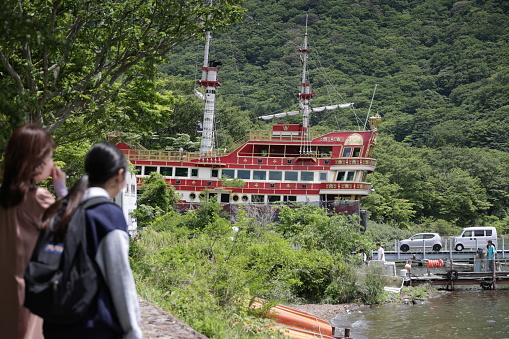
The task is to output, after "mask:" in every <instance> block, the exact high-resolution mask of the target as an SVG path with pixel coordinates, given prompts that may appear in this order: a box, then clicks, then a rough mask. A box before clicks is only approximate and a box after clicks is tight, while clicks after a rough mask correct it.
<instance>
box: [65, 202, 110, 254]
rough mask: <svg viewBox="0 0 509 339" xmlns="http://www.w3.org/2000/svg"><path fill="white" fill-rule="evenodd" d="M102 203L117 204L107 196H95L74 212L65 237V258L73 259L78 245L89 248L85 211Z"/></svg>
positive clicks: (81, 204)
mask: <svg viewBox="0 0 509 339" xmlns="http://www.w3.org/2000/svg"><path fill="white" fill-rule="evenodd" d="M101 204H115V203H114V202H112V201H111V200H110V199H108V198H106V197H94V198H90V199H87V200H85V201H84V202H82V203H80V204H79V205H78V208H77V209H76V211H75V212H74V215H73V216H72V218H71V220H70V221H69V226H68V228H67V234H66V239H65V244H66V245H65V248H64V251H65V254H66V255H64V260H66V261H67V260H73V258H74V256H75V254H76V250H77V248H78V246H80V244H81V246H83V247H84V248H87V233H86V216H85V211H86V209H88V208H91V207H93V206H97V205H101Z"/></svg>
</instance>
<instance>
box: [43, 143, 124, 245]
mask: <svg viewBox="0 0 509 339" xmlns="http://www.w3.org/2000/svg"><path fill="white" fill-rule="evenodd" d="M121 169H123V170H124V176H125V174H126V171H127V161H126V159H125V157H124V154H123V153H122V151H121V150H120V149H118V148H117V147H115V145H113V144H108V143H99V144H95V145H94V146H93V147H92V148H91V149H90V150H89V151H88V153H87V155H86V157H85V172H86V173H87V174H86V175H84V176H83V177H81V179H80V180H78V182H77V183H76V184H74V186H73V187H72V188H71V190H70V191H69V194H68V195H67V196H66V197H65V198H63V199H59V200H57V201H56V202H55V203H54V204H53V205H51V206H50V207H49V208H48V209H47V210H46V212H45V213H44V216H43V226H44V227H50V226H51V227H52V228H53V230H54V231H55V238H56V239H55V241H62V240H63V239H64V237H65V234H66V233H67V225H68V224H69V222H70V221H71V218H72V216H73V214H74V212H75V211H76V209H77V208H78V206H79V204H80V203H81V200H82V199H83V195H84V193H85V190H86V189H87V188H88V187H90V186H99V185H102V184H104V183H105V182H106V181H108V180H109V179H111V178H112V177H113V176H115V175H116V174H117V173H118V172H119V171H120V170H121ZM57 216H61V217H60V219H59V220H58V221H56V222H55V223H53V222H52V221H53V220H54V219H55V217H57Z"/></svg>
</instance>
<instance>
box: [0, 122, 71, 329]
mask: <svg viewBox="0 0 509 339" xmlns="http://www.w3.org/2000/svg"><path fill="white" fill-rule="evenodd" d="M54 148H55V141H54V140H53V138H52V137H51V136H50V135H49V133H48V132H47V131H45V130H43V129H41V128H39V127H37V126H35V125H32V124H26V125H23V126H21V127H19V128H17V129H16V130H15V131H14V132H13V133H12V135H11V137H10V139H9V142H8V144H7V147H6V150H5V154H4V160H3V175H2V181H1V184H0V331H1V332H2V337H3V338H27V339H28V338H30V339H37V338H43V336H42V319H40V318H39V317H37V316H35V315H33V314H32V313H30V311H29V310H28V309H26V308H25V307H23V302H24V297H25V281H24V279H23V273H24V271H25V268H26V265H27V262H28V260H29V259H30V256H31V254H32V251H33V249H34V246H35V243H36V241H37V237H38V235H39V230H40V229H41V227H42V226H41V225H42V224H41V218H42V215H43V213H44V211H45V210H46V209H47V208H48V207H49V206H50V205H51V204H53V203H54V202H55V199H54V198H53V196H52V195H51V193H50V192H49V191H48V190H46V189H44V188H41V187H38V186H37V183H38V182H40V181H43V180H46V179H48V178H49V177H50V176H51V177H52V179H53V185H54V187H55V190H56V192H57V195H58V196H63V195H66V194H67V190H66V189H65V173H64V172H62V170H60V169H59V168H57V167H55V166H54V164H53V149H54Z"/></svg>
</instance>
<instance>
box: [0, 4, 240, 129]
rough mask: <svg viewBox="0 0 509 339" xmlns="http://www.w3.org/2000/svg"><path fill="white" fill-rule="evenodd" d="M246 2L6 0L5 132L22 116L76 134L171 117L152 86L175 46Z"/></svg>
mask: <svg viewBox="0 0 509 339" xmlns="http://www.w3.org/2000/svg"><path fill="white" fill-rule="evenodd" d="M238 3H239V1H236V0H218V1H214V2H212V3H209V2H204V1H201V0H186V1H171V0H163V1H160V0H157V1H156V0H148V1H146V0H143V1H139V0H135V1H132V0H128V1H127V0H120V1H101V0H90V1H73V0H20V1H18V0H6V1H2V3H1V5H0V22H1V24H0V25H1V26H0V27H1V31H2V34H1V36H0V61H1V65H2V68H1V72H2V78H1V79H0V86H1V88H2V91H1V92H2V97H1V98H0V99H1V100H0V108H1V112H2V115H1V116H0V121H2V125H3V126H8V127H9V128H6V129H3V132H4V133H5V132H7V133H9V132H10V131H11V130H12V128H13V127H15V126H17V125H19V123H20V122H22V121H25V122H34V123H37V124H39V125H41V126H43V127H44V128H45V129H47V130H48V131H50V132H52V133H54V134H56V135H57V136H67V137H72V138H74V139H77V138H80V137H92V136H95V137H96V138H97V135H98V134H99V135H103V133H105V132H107V133H111V132H112V131H115V130H120V131H121V130H123V129H124V128H125V129H129V130H131V131H133V130H141V131H144V130H145V131H146V130H151V128H152V124H153V123H157V122H161V121H165V120H167V119H168V117H169V111H168V110H164V109H163V110H158V109H154V106H156V105H157V104H159V103H161V104H167V102H166V101H165V100H164V99H163V98H160V97H158V95H157V93H155V92H154V89H155V86H154V84H153V82H152V79H153V77H154V75H155V74H156V68H155V65H156V64H157V63H160V62H161V61H162V60H163V58H165V57H166V56H167V55H168V54H169V53H170V51H171V50H172V49H173V48H174V47H175V46H177V45H179V44H182V43H184V42H185V41H187V40H190V39H197V38H201V37H202V35H203V32H204V31H208V30H211V31H214V30H217V29H222V28H225V27H226V26H228V25H230V24H231V23H233V22H235V21H237V20H239V19H240V17H241V16H240V15H241V13H242V9H241V7H239V6H238ZM133 101H134V102H135V103H137V104H138V105H133V104H132V103H133ZM132 120H134V121H136V124H133V123H130V122H131V121H132ZM76 126H80V128H79V129H77V128H76ZM3 137H4V138H5V135H4V136H3Z"/></svg>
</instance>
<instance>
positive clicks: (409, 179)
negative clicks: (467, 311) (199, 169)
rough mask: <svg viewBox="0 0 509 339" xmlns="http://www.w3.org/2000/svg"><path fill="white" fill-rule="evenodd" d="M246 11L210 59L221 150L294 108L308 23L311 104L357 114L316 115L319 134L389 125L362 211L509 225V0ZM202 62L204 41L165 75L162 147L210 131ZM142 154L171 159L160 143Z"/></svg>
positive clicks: (377, 216)
mask: <svg viewBox="0 0 509 339" xmlns="http://www.w3.org/2000/svg"><path fill="white" fill-rule="evenodd" d="M244 7H245V8H246V9H247V10H246V12H245V17H244V20H243V21H242V22H241V23H239V24H236V25H235V26H232V27H230V28H228V29H227V30H225V31H222V32H219V33H216V34H214V37H213V42H212V48H211V59H217V60H221V62H222V66H220V67H219V75H220V76H221V77H222V79H223V86H222V87H221V88H220V89H219V91H218V93H219V103H218V128H219V130H220V132H219V136H220V142H222V143H228V142H231V141H233V140H236V139H238V138H240V137H241V136H243V134H244V133H245V132H247V131H248V130H249V129H252V128H254V127H255V126H257V125H258V126H257V128H258V127H263V124H264V123H262V122H260V121H258V120H257V117H258V116H260V115H264V114H272V113H276V112H282V111H286V110H293V109H295V108H296V107H297V99H296V97H295V93H297V92H298V91H299V84H300V81H301V79H300V72H301V70H300V62H299V55H298V53H295V50H296V49H297V48H299V45H300V43H301V42H302V38H303V34H304V33H305V31H306V22H307V31H308V34H309V41H310V42H309V49H310V50H311V53H310V78H311V82H312V87H313V89H314V90H315V92H316V94H317V95H318V96H317V97H316V99H315V100H314V101H313V105H314V106H320V105H323V104H330V103H344V102H354V103H355V112H352V111H350V110H342V111H330V112H327V113H320V114H315V115H313V116H312V118H311V124H312V125H313V127H312V128H320V127H321V126H326V127H328V128H334V129H348V128H351V127H357V126H359V125H360V126H362V125H363V124H364V121H365V119H366V115H367V112H368V108H369V107H370V105H372V108H371V109H372V111H376V112H379V113H380V114H381V115H382V117H383V121H382V124H381V125H380V128H379V129H380V133H381V137H380V143H379V147H378V148H377V150H376V154H375V157H377V158H378V160H379V161H378V168H377V173H376V174H374V175H373V176H372V177H371V178H370V180H371V181H372V182H373V183H374V185H375V190H376V193H374V194H372V195H370V197H368V199H366V201H365V205H366V207H368V208H369V210H370V215H371V218H372V219H373V220H376V221H379V222H390V223H395V224H399V225H402V226H408V225H410V224H411V222H420V223H425V224H426V225H432V224H433V223H436V222H437V220H438V221H440V220H445V221H446V222H447V223H449V224H452V225H459V226H465V225H469V224H473V223H488V222H498V223H501V225H503V226H505V225H506V222H504V221H503V219H504V218H506V215H507V211H508V207H509V194H508V191H509V180H508V179H507V176H506V173H508V170H509V157H508V154H507V153H506V148H507V146H508V144H509V136H508V134H507V133H506V131H505V130H506V126H507V125H508V124H509V67H508V66H509V2H506V1H496V0H473V1H450V0H364V1H360V0H282V1H274V0H272V1H271V0H269V1H261V0H247V1H246V2H245V4H244ZM202 54H203V43H197V42H193V43H188V44H185V45H183V46H182V47H181V48H179V49H178V50H175V51H174V53H173V54H172V55H170V56H169V58H168V62H167V63H165V64H163V65H161V66H160V71H161V73H163V74H165V76H164V77H163V78H164V82H165V87H166V88H167V89H171V90H172V91H173V92H174V94H178V95H177V98H178V100H177V103H176V104H175V105H174V108H175V112H174V115H173V116H172V118H171V121H170V123H169V125H168V127H167V128H165V129H164V130H161V131H159V134H160V135H163V136H164V135H167V136H168V135H172V134H173V135H174V134H175V133H182V132H184V133H188V134H192V131H193V129H194V124H195V122H196V121H199V120H200V119H201V114H202V113H201V109H200V105H199V104H196V99H194V98H192V97H191V92H192V89H193V86H194V85H193V82H194V80H196V79H197V78H199V77H200V75H201V66H202V64H201V63H202V60H203V59H202ZM375 86H376V93H375V95H374V98H373V102H372V103H371V99H372V96H373V92H374V90H375ZM179 100H180V101H179ZM292 119H294V120H295V121H298V120H296V119H299V118H295V117H294V118H292ZM144 142H145V143H146V144H148V145H149V146H150V145H152V146H154V147H156V146H157V147H165V145H164V141H162V139H160V140H156V141H154V140H148V139H147V140H144ZM506 220H507V219H506ZM429 227H432V226H429Z"/></svg>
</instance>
